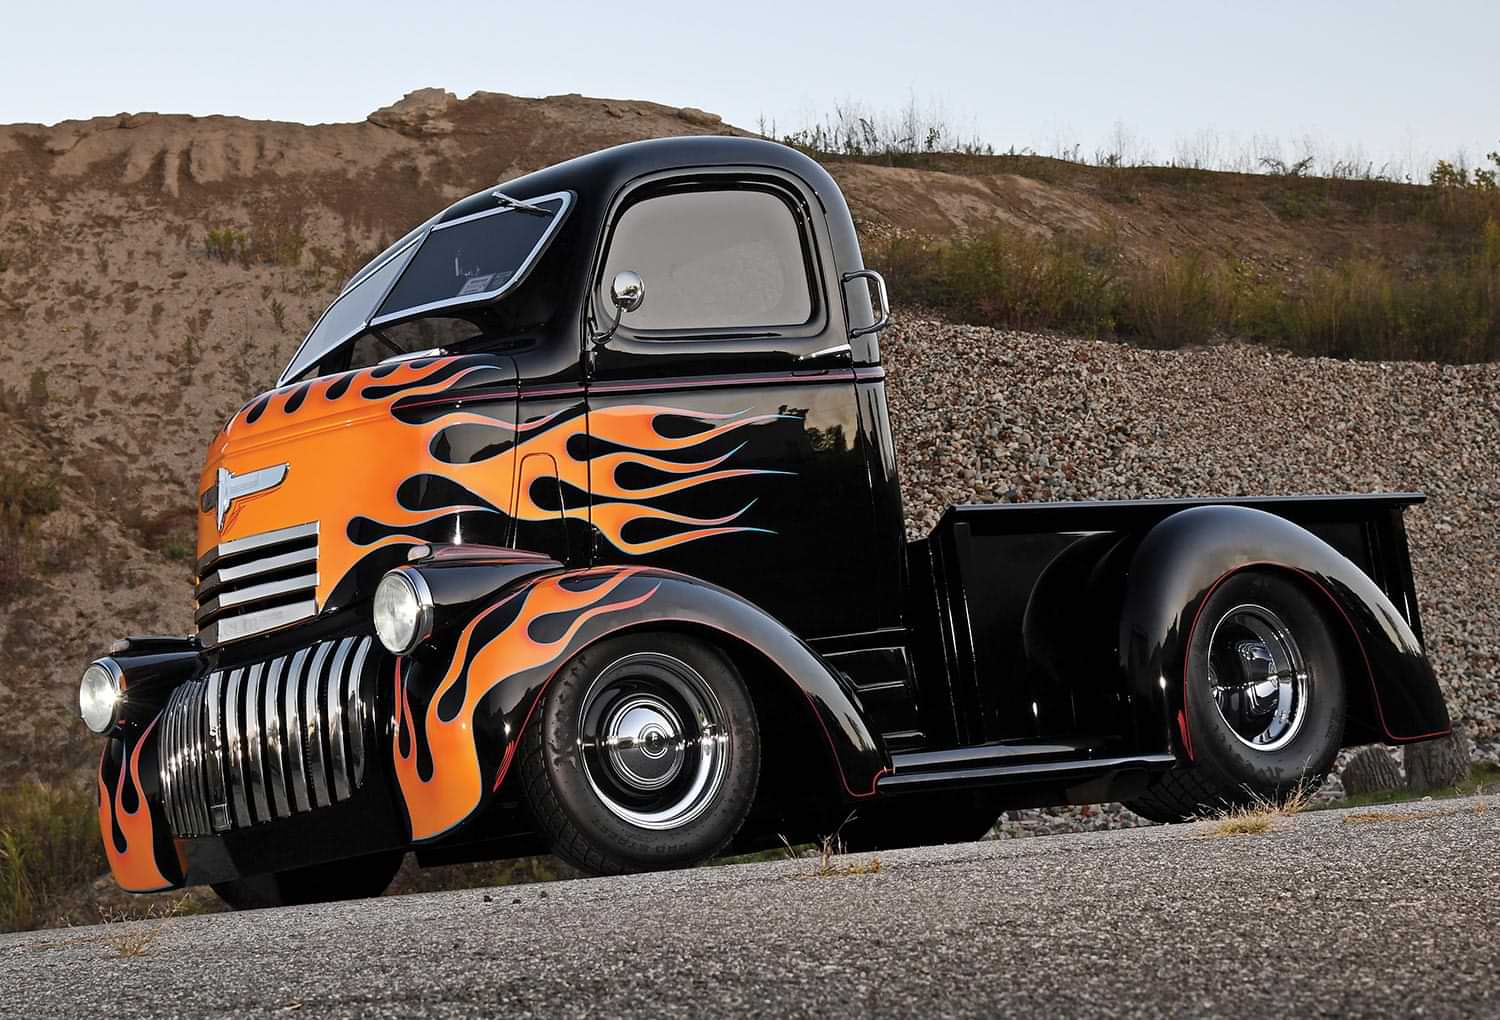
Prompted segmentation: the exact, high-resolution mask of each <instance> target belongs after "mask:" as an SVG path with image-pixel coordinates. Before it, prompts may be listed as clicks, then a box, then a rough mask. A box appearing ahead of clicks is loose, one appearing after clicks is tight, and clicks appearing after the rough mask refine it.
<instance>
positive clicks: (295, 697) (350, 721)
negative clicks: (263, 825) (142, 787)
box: [159, 637, 377, 836]
mask: <svg viewBox="0 0 1500 1020" xmlns="http://www.w3.org/2000/svg"><path fill="white" fill-rule="evenodd" d="M372 645H373V639H372V638H369V637H346V638H341V639H339V640H336V641H323V642H320V643H318V644H316V645H313V646H311V647H309V648H303V649H300V650H298V651H296V652H294V653H292V654H290V655H284V656H281V657H279V658H276V659H272V660H271V661H269V662H257V663H255V664H253V665H249V666H240V667H237V668H235V669H229V670H217V671H215V672H213V673H210V674H209V675H208V676H206V677H204V678H203V679H202V680H194V681H192V682H190V683H186V684H183V685H182V686H181V687H179V688H177V690H176V691H174V692H173V693H172V697H171V698H170V699H169V700H168V702H167V707H166V709H165V710H164V711H163V713H162V721H161V723H160V724H159V728H160V731H161V753H160V755H159V757H160V760H161V789H162V800H163V803H164V805H165V807H166V813H167V819H168V821H169V823H170V824H171V826H172V831H173V832H174V833H175V834H176V835H178V836H207V835H211V834H213V833H215V832H223V831H225V830H226V829H231V828H244V827H246V826H250V825H255V824H258V823H260V822H268V821H271V820H273V819H276V818H285V817H287V816H289V815H292V814H297V813H299V812H303V811H311V810H313V809H314V808H319V807H326V806H327V805H329V804H335V803H337V802H339V801H341V800H346V799H347V798H348V797H349V796H350V795H351V794H353V792H354V791H355V790H357V789H359V788H360V786H361V785H362V784H363V783H364V777H365V769H366V767H367V764H368V761H369V750H370V746H371V741H372V739H373V726H374V712H373V700H372V699H373V697H374V674H375V671H376V664H377V656H376V655H372V654H371V651H372Z"/></svg>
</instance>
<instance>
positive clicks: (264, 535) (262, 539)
mask: <svg viewBox="0 0 1500 1020" xmlns="http://www.w3.org/2000/svg"><path fill="white" fill-rule="evenodd" d="M317 533H318V522H317V521H309V522H308V523H306V524H294V525H292V526H291V527H289V528H278V529H277V530H275V531H262V532H261V533H260V534H259V535H246V536H245V537H244V538H234V539H230V540H229V541H228V542H220V543H219V544H218V545H216V546H214V547H213V548H212V549H210V550H209V551H208V552H206V553H204V554H203V556H202V557H200V558H199V560H198V576H199V577H202V576H203V568H204V567H206V566H209V565H210V564H212V563H213V562H214V561H215V560H221V559H223V558H225V557H226V556H238V555H239V554H240V553H243V552H249V551H250V550H252V549H260V548H263V547H265V546H268V545H275V544H276V543H278V542H292V541H295V540H297V539H299V538H310V537H312V536H314V535H316V534H317Z"/></svg>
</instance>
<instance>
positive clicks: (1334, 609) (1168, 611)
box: [1118, 506, 1450, 756]
mask: <svg viewBox="0 0 1500 1020" xmlns="http://www.w3.org/2000/svg"><path fill="white" fill-rule="evenodd" d="M1251 567H1267V568H1273V569H1280V570H1285V571H1287V572H1289V573H1290V574H1293V575H1295V576H1296V577H1297V578H1298V579H1299V580H1300V581H1301V582H1302V583H1303V584H1304V585H1305V586H1306V587H1307V588H1308V589H1309V590H1310V591H1315V592H1318V593H1320V594H1321V597H1322V598H1323V599H1325V600H1326V604H1327V606H1328V609H1329V618H1330V619H1331V620H1332V621H1334V622H1335V623H1340V622H1341V623H1342V624H1343V625H1344V626H1345V628H1346V633H1344V634H1341V635H1338V636H1339V637H1340V638H1341V639H1342V640H1341V645H1342V646H1344V647H1346V648H1348V649H1350V651H1351V654H1349V655H1346V657H1345V662H1344V666H1345V669H1344V674H1345V677H1346V680H1347V681H1348V682H1349V683H1350V684H1351V705H1356V704H1358V705H1365V704H1366V703H1368V706H1369V708H1370V715H1371V717H1372V718H1371V720H1370V722H1371V726H1370V728H1371V730H1372V735H1373V736H1375V737H1376V738H1377V739H1381V740H1385V741H1388V742H1390V743H1407V742H1410V741H1415V740H1426V739H1428V738H1431V737H1436V736H1441V735H1442V734H1444V733H1446V732H1448V730H1449V727H1450V724H1449V720H1448V710H1447V706H1446V705H1445V704H1444V701H1443V695H1442V691H1441V689H1440V688H1439V687H1438V683H1437V679H1436V678H1435V677H1434V676H1433V672H1432V666H1431V665H1430V664H1429V663H1428V661H1427V656H1426V654H1425V652H1424V651H1423V650H1422V645H1421V642H1420V641H1418V640H1417V637H1416V635H1415V634H1414V633H1413V632H1412V629H1411V627H1410V626H1409V625H1408V624H1407V622H1406V620H1405V619H1404V618H1403V617H1402V615H1401V613H1400V612H1399V611H1398V610H1397V609H1396V607H1395V606H1394V605H1393V604H1392V603H1391V600H1390V599H1389V598H1388V597H1387V596H1386V594H1385V592H1384V591H1382V590H1381V589H1380V587H1379V586H1378V585H1377V584H1376V583H1375V582H1374V581H1373V580H1371V579H1370V577H1369V576H1368V575H1367V574H1365V572H1364V571H1362V570H1361V569H1360V568H1359V567H1358V566H1356V565H1355V564H1354V563H1352V562H1351V561H1350V560H1349V559H1348V558H1346V557H1345V556H1343V555H1342V554H1340V553H1339V552H1338V551H1337V550H1335V549H1334V548H1333V547H1332V546H1330V545H1329V544H1328V543H1326V542H1324V541H1323V540H1322V539H1320V538H1318V537H1317V536H1316V535H1313V534H1312V533H1311V532H1309V531H1307V530H1306V529H1304V528H1302V527H1299V526H1298V525H1296V524H1293V523H1292V522H1291V521H1288V520H1286V519H1284V518H1281V517H1277V516H1276V515H1274V514H1270V513H1266V512H1265V511H1262V510H1254V509H1251V508H1249V507H1239V506H1201V507H1194V508H1192V509H1188V510H1183V511H1181V512H1179V513H1176V514H1173V515H1172V516H1170V517H1168V518H1166V519H1165V520H1163V521H1162V522H1161V523H1159V524H1157V525H1156V526H1155V527H1154V528H1152V529H1151V531H1150V532H1148V533H1147V534H1146V536H1145V538H1144V539H1143V540H1142V541H1141V543H1140V545H1139V546H1138V547H1137V549H1136V552H1135V555H1134V557H1133V559H1132V561H1131V564H1130V567H1129V574H1128V579H1127V582H1126V590H1125V599H1124V606H1123V611H1122V613H1121V618H1120V632H1119V644H1118V649H1119V653H1118V654H1119V657H1120V666H1121V669H1122V670H1123V672H1124V675H1125V679H1126V683H1127V687H1128V690H1129V692H1130V701H1131V705H1132V709H1133V717H1134V719H1133V721H1134V724H1135V729H1136V736H1137V739H1138V740H1139V741H1140V743H1141V746H1142V749H1143V750H1172V749H1174V748H1175V749H1179V750H1180V751H1181V752H1185V753H1186V754H1187V755H1188V756H1191V753H1192V750H1191V735H1190V734H1189V733H1188V732H1187V728H1186V716H1185V713H1184V712H1183V699H1184V696H1185V684H1186V680H1187V677H1186V665H1187V649H1188V645H1189V644H1190V642H1191V640H1192V634H1193V626H1194V624H1195V622H1196V620H1197V615H1198V611H1199V609H1200V608H1201V607H1202V605H1203V603H1204V601H1205V600H1206V599H1207V598H1208V596H1209V595H1210V594H1211V593H1212V591H1213V589H1214V588H1215V587H1216V586H1217V585H1218V584H1219V583H1220V582H1222V581H1223V580H1224V579H1225V578H1226V577H1228V576H1230V575H1231V574H1234V573H1235V572H1237V571H1240V570H1244V569H1247V568H1251ZM1354 683H1363V684H1368V692H1369V697H1368V699H1366V698H1364V696H1363V693H1362V692H1360V691H1357V690H1355V689H1354V688H1353V687H1352V685H1353V684H1354Z"/></svg>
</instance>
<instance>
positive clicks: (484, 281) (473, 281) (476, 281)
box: [458, 273, 497, 297]
mask: <svg viewBox="0 0 1500 1020" xmlns="http://www.w3.org/2000/svg"><path fill="white" fill-rule="evenodd" d="M496 275H497V274H495V273H490V274H489V275H487V276H471V277H469V278H468V280H466V281H465V282H464V285H463V286H462V287H460V288H459V291H458V296H459V297H464V296H465V295H468V294H483V293H484V292H485V291H487V290H489V289H490V281H491V280H493V279H494V278H495V277H496Z"/></svg>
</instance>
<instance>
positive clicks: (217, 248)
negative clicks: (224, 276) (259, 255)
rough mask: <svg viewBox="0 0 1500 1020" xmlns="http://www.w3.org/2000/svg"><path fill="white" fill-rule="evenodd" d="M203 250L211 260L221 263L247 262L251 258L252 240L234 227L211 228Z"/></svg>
mask: <svg viewBox="0 0 1500 1020" xmlns="http://www.w3.org/2000/svg"><path fill="white" fill-rule="evenodd" d="M203 248H204V251H206V252H207V253H208V257H209V258H211V259H218V260H219V261H220V262H246V261H248V260H249V256H250V238H249V237H248V236H247V235H246V234H245V232H244V231H242V230H236V229H235V228H234V227H210V228H209V230H208V235H207V237H205V239H204V242H203Z"/></svg>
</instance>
